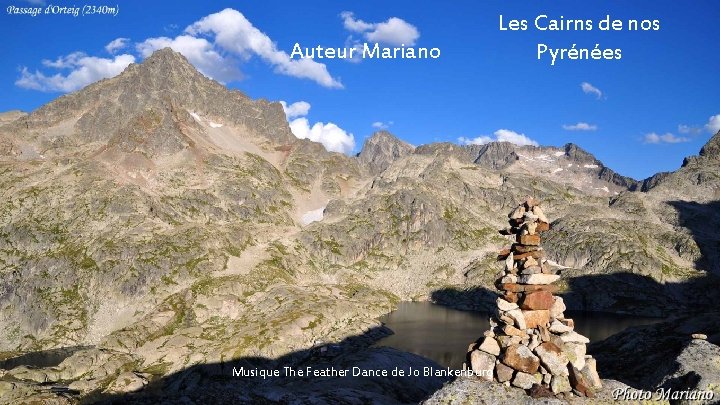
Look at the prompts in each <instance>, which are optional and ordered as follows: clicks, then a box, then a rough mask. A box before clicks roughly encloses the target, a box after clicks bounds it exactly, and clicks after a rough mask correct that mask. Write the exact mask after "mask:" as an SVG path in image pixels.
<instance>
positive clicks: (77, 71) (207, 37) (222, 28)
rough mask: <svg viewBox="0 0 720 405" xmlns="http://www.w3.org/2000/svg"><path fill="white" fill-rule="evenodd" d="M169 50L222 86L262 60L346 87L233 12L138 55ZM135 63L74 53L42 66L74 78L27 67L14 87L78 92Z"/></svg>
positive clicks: (118, 43) (117, 45)
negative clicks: (254, 61) (243, 67)
mask: <svg viewBox="0 0 720 405" xmlns="http://www.w3.org/2000/svg"><path fill="white" fill-rule="evenodd" d="M128 41H129V40H128V39H127V38H117V39H115V40H113V41H111V42H110V43H108V44H107V45H106V46H105V50H106V51H108V52H109V53H111V54H114V52H117V51H118V50H120V49H122V48H124V47H126V46H127V44H128ZM165 47H170V48H172V49H173V50H175V51H177V52H180V53H181V54H183V55H184V56H185V57H186V58H187V59H188V60H189V61H190V63H192V64H193V65H194V66H195V67H196V68H197V69H198V70H199V71H201V72H202V73H203V74H205V75H206V76H209V77H211V78H213V79H215V80H218V81H220V82H230V81H235V80H240V79H242V77H243V75H242V72H241V71H240V68H239V63H240V62H241V61H246V60H248V59H250V58H252V57H253V56H259V57H260V58H261V59H262V60H264V61H265V62H267V63H268V64H269V65H271V66H272V67H273V68H274V70H275V72H276V73H280V74H284V75H288V76H292V77H297V78H303V79H309V80H313V81H315V82H317V83H318V84H320V85H322V86H325V87H330V88H342V83H340V81H339V80H338V79H335V78H333V77H332V76H331V75H330V73H329V72H328V70H327V68H326V66H325V65H324V64H322V63H317V62H315V61H314V60H312V59H300V60H291V59H290V56H289V55H288V54H287V53H286V52H283V51H280V50H278V49H277V46H276V45H275V43H273V42H272V40H271V39H270V38H269V37H268V36H267V35H265V34H264V33H262V32H261V31H260V30H258V29H257V28H255V27H254V26H253V25H252V24H251V23H250V22H249V21H248V20H247V19H246V18H245V16H243V15H242V13H240V12H238V11H236V10H233V9H230V8H228V9H225V10H223V11H221V12H219V13H215V14H210V15H208V16H206V17H203V18H201V19H200V20H198V21H197V22H195V23H193V24H191V25H190V26H189V27H187V28H186V29H185V31H184V33H183V34H182V35H179V36H176V37H175V38H169V37H155V38H148V39H145V40H144V41H141V42H139V43H136V44H135V50H136V51H137V53H138V54H140V55H141V56H142V57H143V58H146V57H148V56H150V55H151V54H152V53H153V52H154V51H156V50H158V49H162V48H165ZM133 62H135V57H134V56H133V55H130V54H123V55H117V56H115V57H114V58H112V59H107V58H99V57H94V56H88V55H86V54H85V53H83V52H75V53H72V54H70V55H67V56H64V57H61V58H58V59H57V60H56V61H43V62H42V64H43V65H44V66H45V67H48V68H52V69H72V71H71V72H70V73H67V74H62V73H56V74H54V75H53V74H46V73H43V72H41V71H38V70H36V71H35V72H31V71H30V70H29V69H28V68H26V67H23V68H21V70H20V78H18V79H17V81H16V82H15V84H16V85H17V86H20V87H23V88H26V89H33V90H41V91H60V92H68V91H74V90H77V89H79V88H81V87H83V86H85V85H88V84H90V83H93V82H95V81H97V80H100V79H103V78H108V77H112V76H115V75H117V74H119V73H121V72H122V71H123V69H125V67H127V65H129V64H130V63H133Z"/></svg>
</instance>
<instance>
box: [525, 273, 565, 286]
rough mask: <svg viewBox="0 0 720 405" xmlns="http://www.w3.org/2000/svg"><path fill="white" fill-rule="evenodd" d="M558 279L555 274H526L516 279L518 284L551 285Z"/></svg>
mask: <svg viewBox="0 0 720 405" xmlns="http://www.w3.org/2000/svg"><path fill="white" fill-rule="evenodd" d="M559 279H560V276H558V275H556V274H526V275H522V276H520V277H519V278H518V283H519V284H533V285H537V284H551V283H554V282H556V281H558V280H559Z"/></svg>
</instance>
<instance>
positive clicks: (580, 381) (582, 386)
mask: <svg viewBox="0 0 720 405" xmlns="http://www.w3.org/2000/svg"><path fill="white" fill-rule="evenodd" d="M568 368H569V371H570V385H571V386H572V389H574V390H575V391H577V392H579V393H580V394H581V395H584V396H586V397H590V398H592V397H594V396H595V393H594V392H593V390H592V382H590V381H589V380H588V379H587V377H585V375H583V373H582V372H580V370H578V369H576V368H575V367H573V366H570V367H568Z"/></svg>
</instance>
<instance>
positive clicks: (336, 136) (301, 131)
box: [290, 117, 355, 154]
mask: <svg viewBox="0 0 720 405" xmlns="http://www.w3.org/2000/svg"><path fill="white" fill-rule="evenodd" d="M290 129H291V130H292V133H293V134H294V135H295V136H296V137H298V138H300V139H309V140H311V141H314V142H320V143H321V144H322V145H323V146H325V149H327V150H329V151H331V152H340V153H345V154H350V153H351V152H352V151H353V149H355V137H354V136H353V134H350V133H348V132H347V131H345V130H344V129H342V128H340V127H338V126H337V125H335V124H333V123H332V122H328V123H327V124H325V123H322V122H316V123H315V124H313V125H312V126H310V123H309V122H308V119H307V118H304V117H303V118H295V119H294V120H292V121H291V122H290Z"/></svg>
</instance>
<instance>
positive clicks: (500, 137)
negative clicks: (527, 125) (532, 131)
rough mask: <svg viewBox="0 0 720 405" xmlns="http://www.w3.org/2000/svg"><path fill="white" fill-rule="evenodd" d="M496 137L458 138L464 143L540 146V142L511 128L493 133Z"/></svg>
mask: <svg viewBox="0 0 720 405" xmlns="http://www.w3.org/2000/svg"><path fill="white" fill-rule="evenodd" d="M493 135H495V137H494V138H493V137H490V136H487V135H481V136H478V137H476V138H472V139H471V138H466V137H460V138H458V142H460V143H461V144H463V145H485V144H486V143H490V142H510V143H514V144H515V145H520V146H524V145H532V146H539V144H538V143H537V142H536V141H534V140H532V139H530V138H528V137H527V136H526V135H525V134H521V133H518V132H515V131H511V130H509V129H498V130H497V131H495V132H494V133H493Z"/></svg>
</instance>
